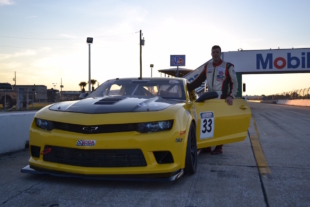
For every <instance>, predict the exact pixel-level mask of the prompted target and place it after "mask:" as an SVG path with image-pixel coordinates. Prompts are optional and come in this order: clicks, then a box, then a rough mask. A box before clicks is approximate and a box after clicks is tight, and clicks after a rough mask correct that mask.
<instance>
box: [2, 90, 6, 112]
mask: <svg viewBox="0 0 310 207" xmlns="http://www.w3.org/2000/svg"><path fill="white" fill-rule="evenodd" d="M3 108H4V111H5V110H6V93H5V91H4V103H3Z"/></svg>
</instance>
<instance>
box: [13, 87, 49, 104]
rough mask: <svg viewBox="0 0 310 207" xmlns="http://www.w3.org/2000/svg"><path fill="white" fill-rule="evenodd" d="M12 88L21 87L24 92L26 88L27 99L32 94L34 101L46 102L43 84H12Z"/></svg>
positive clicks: (45, 90) (45, 91) (30, 97)
mask: <svg viewBox="0 0 310 207" xmlns="http://www.w3.org/2000/svg"><path fill="white" fill-rule="evenodd" d="M12 87H13V90H16V91H17V90H18V89H19V88H23V89H24V91H25V92H26V91H27V90H28V93H29V99H30V100H32V95H33V94H34V101H35V102H46V101H47V87H46V86H45V85H12Z"/></svg>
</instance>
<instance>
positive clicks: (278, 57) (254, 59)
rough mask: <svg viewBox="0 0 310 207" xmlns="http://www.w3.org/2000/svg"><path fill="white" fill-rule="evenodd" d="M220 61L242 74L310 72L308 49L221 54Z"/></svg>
mask: <svg viewBox="0 0 310 207" xmlns="http://www.w3.org/2000/svg"><path fill="white" fill-rule="evenodd" d="M222 59H223V60H224V61H226V62H231V63H232V64H234V65H235V71H236V72H237V73H243V74H251V73H300V72H310V48H305V49H275V50H243V51H234V52H223V53H222Z"/></svg>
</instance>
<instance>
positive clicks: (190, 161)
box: [184, 123, 197, 175]
mask: <svg viewBox="0 0 310 207" xmlns="http://www.w3.org/2000/svg"><path fill="white" fill-rule="evenodd" d="M196 169H197V140H196V128H195V125H194V123H191V126H190V128H189V132H188V139H187V147H186V157H185V169H184V171H185V174H188V175H192V174H194V173H195V172H196Z"/></svg>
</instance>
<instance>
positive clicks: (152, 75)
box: [150, 64, 154, 77]
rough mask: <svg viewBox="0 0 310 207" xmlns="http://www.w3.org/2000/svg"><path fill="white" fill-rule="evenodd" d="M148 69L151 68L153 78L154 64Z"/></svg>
mask: <svg viewBox="0 0 310 207" xmlns="http://www.w3.org/2000/svg"><path fill="white" fill-rule="evenodd" d="M150 67H151V77H153V67H154V64H151V65H150Z"/></svg>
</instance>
